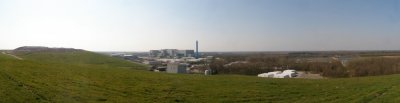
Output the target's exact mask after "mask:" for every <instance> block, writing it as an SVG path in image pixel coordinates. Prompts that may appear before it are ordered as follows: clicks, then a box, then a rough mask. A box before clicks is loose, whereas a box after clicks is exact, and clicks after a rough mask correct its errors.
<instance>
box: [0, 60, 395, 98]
mask: <svg viewBox="0 0 400 103" xmlns="http://www.w3.org/2000/svg"><path fill="white" fill-rule="evenodd" d="M18 55H19V56H20V57H22V58H24V59H25V60H16V59H14V58H12V57H9V56H7V55H3V54H0V83H1V84H0V98H1V99H0V102H26V101H30V102H66V103H70V102H100V101H105V102H140V103H142V102H228V103H230V102H338V103H342V102H399V101H400V81H399V79H400V75H390V76H379V77H363V78H347V79H324V80H306V79H266V78H257V77H250V76H237V75H217V76H203V75H179V74H166V73H153V72H147V71H142V70H135V69H139V68H141V66H138V65H137V64H131V63H128V62H125V61H122V60H118V59H114V58H109V57H105V56H102V55H98V54H93V53H90V52H75V53H50V52H48V53H34V54H18Z"/></svg>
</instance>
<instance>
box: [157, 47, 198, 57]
mask: <svg viewBox="0 0 400 103" xmlns="http://www.w3.org/2000/svg"><path fill="white" fill-rule="evenodd" d="M149 56H150V57H159V58H182V57H194V56H195V54H194V50H178V49H161V50H150V52H149Z"/></svg>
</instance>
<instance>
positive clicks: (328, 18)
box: [0, 0, 400, 51]
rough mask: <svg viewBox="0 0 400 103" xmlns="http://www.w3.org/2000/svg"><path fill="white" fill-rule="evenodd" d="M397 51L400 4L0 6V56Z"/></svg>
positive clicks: (164, 0)
mask: <svg viewBox="0 0 400 103" xmlns="http://www.w3.org/2000/svg"><path fill="white" fill-rule="evenodd" d="M196 40H198V41H199V46H200V47H199V50H200V51H327V50H400V45H399V44H400V0H0V49H14V48H17V47H20V46H48V47H68V48H78V49H85V50H90V51H148V50H153V49H165V48H175V49H195V41H196Z"/></svg>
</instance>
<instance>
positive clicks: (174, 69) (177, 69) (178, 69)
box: [167, 63, 188, 74]
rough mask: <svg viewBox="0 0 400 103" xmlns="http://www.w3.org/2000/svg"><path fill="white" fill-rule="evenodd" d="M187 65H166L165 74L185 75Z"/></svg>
mask: <svg viewBox="0 0 400 103" xmlns="http://www.w3.org/2000/svg"><path fill="white" fill-rule="evenodd" d="M187 67H188V64H185V63H168V64H167V73H180V74H186V73H187Z"/></svg>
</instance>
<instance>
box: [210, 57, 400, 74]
mask: <svg viewBox="0 0 400 103" xmlns="http://www.w3.org/2000/svg"><path fill="white" fill-rule="evenodd" d="M239 60H242V61H246V63H236V64H232V65H226V64H228V63H231V62H233V61H239ZM210 68H212V69H214V70H215V71H216V72H217V73H219V74H243V75H257V74H260V73H266V72H271V71H276V70H284V69H294V70H298V71H306V72H311V73H319V74H321V75H322V76H325V77H359V76H375V75H387V74H398V73H400V58H387V57H368V58H359V59H353V60H351V61H350V62H349V63H348V65H347V66H346V67H345V66H343V65H342V64H341V62H340V61H336V60H332V61H331V62H307V61H300V62H299V61H296V59H295V58H290V57H288V56H260V55H259V56H249V57H230V58H229V59H223V58H222V59H215V60H213V62H212V63H210Z"/></svg>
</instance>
